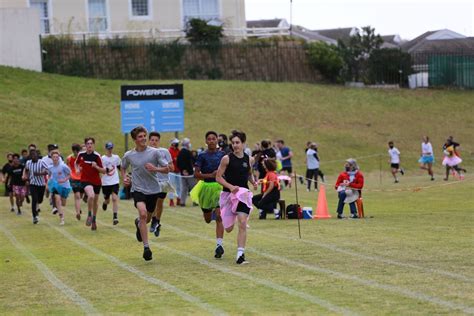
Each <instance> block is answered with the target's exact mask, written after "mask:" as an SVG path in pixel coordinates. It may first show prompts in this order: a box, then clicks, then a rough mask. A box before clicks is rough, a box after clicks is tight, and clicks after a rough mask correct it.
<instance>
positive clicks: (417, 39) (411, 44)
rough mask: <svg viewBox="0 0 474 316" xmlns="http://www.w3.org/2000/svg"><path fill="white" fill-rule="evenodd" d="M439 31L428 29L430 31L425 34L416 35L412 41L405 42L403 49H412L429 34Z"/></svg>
mask: <svg viewBox="0 0 474 316" xmlns="http://www.w3.org/2000/svg"><path fill="white" fill-rule="evenodd" d="M436 32H438V31H428V32H425V33H423V34H421V35H420V36H418V37H415V38H414V39H412V40H411V41H409V42H406V43H405V44H403V45H402V49H403V50H405V51H407V52H409V51H411V49H412V48H413V47H415V46H416V45H417V44H419V43H420V42H422V41H424V40H425V39H426V38H427V37H428V36H430V35H432V34H434V33H436Z"/></svg>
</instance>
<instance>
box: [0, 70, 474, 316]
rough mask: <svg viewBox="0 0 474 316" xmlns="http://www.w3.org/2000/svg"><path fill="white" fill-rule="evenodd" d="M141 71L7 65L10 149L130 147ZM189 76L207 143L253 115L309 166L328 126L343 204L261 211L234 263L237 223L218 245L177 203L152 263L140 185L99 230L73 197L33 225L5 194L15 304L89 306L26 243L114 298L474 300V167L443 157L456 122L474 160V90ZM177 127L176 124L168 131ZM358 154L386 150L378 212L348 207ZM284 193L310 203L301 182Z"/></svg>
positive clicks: (79, 287) (189, 103)
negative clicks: (124, 103) (285, 212)
mask: <svg viewBox="0 0 474 316" xmlns="http://www.w3.org/2000/svg"><path fill="white" fill-rule="evenodd" d="M126 83H127V82H119V81H105V80H92V79H81V78H68V77H64V76H57V75H48V74H39V73H32V72H27V71H22V70H17V69H11V68H6V67H0V113H1V118H2V128H1V129H0V152H1V153H5V152H7V151H19V150H20V149H21V148H23V147H26V145H27V144H29V143H31V142H35V143H37V144H38V145H40V146H41V149H42V150H43V151H44V148H45V146H46V144H48V143H50V142H55V143H58V144H59V145H60V148H62V149H63V150H64V151H63V153H64V154H65V155H66V154H67V153H68V150H67V149H68V148H69V146H70V144H71V143H72V142H80V141H81V139H82V138H83V137H84V136H87V135H93V136H95V137H96V139H97V140H98V144H99V145H98V149H99V150H100V148H101V147H102V144H103V143H104V142H105V141H106V140H112V141H114V142H115V143H116V144H117V151H118V152H119V154H121V153H123V136H122V135H121V134H120V114H119V102H120V100H119V87H120V85H121V84H126ZM134 83H135V82H134ZM155 83H156V82H155ZM184 85H185V102H186V123H185V129H186V130H185V132H184V133H183V134H182V136H187V137H190V138H191V140H192V142H193V147H194V148H197V147H201V146H203V145H204V143H203V134H204V133H205V131H207V130H209V129H215V130H217V131H219V132H229V131H230V130H231V129H233V128H240V129H243V130H244V131H246V132H247V134H248V137H249V144H252V143H254V142H256V141H259V140H260V139H262V138H271V139H275V138H284V139H285V140H286V142H287V143H288V145H289V146H290V147H292V148H293V151H294V152H295V154H296V157H295V161H294V162H295V165H296V170H297V172H298V173H302V172H304V165H303V163H302V162H303V150H302V149H303V146H304V144H305V143H306V141H307V140H314V141H317V142H318V143H319V144H320V155H321V158H322V168H323V170H324V171H325V173H326V174H327V179H328V183H329V184H330V185H328V187H327V199H328V205H329V210H330V212H331V214H332V215H333V218H332V219H329V220H318V221H317V220H302V221H301V234H302V238H301V239H299V237H298V223H297V221H294V220H292V221H290V220H287V221H274V220H271V219H268V220H266V221H259V220H258V219H257V217H256V214H253V215H252V218H251V221H250V226H251V228H250V230H249V238H248V246H247V257H248V259H249V261H250V264H249V265H246V266H243V267H240V266H236V265H235V263H234V256H235V251H236V245H235V239H236V232H233V233H231V234H226V236H225V247H226V254H225V256H224V259H223V260H221V261H217V260H215V259H214V258H213V249H214V233H213V224H211V225H207V224H205V223H204V221H203V220H202V215H201V211H200V210H199V209H198V208H196V207H194V208H191V207H187V208H179V209H176V208H173V209H172V208H168V207H166V208H165V212H164V216H163V232H162V235H161V236H160V237H159V238H158V239H155V238H154V239H153V243H152V249H153V251H154V260H153V261H152V262H148V263H146V262H144V261H143V259H142V258H141V250H142V248H141V245H140V244H139V243H137V242H136V240H135V239H134V225H133V219H134V218H135V216H136V211H135V210H134V208H133V204H132V202H131V201H121V202H120V211H119V212H120V215H119V217H120V224H119V226H118V227H114V226H112V225H111V221H112V218H111V217H112V216H111V212H110V210H109V211H107V212H102V211H99V212H100V214H99V221H100V222H99V230H98V231H97V232H95V233H92V232H91V231H90V230H89V229H88V228H86V227H85V226H84V221H82V222H80V223H78V222H77V221H76V220H75V219H74V215H73V210H72V209H73V206H72V199H69V201H68V203H69V205H68V206H67V214H66V226H65V227H59V226H58V219H57V217H54V216H52V215H50V214H49V213H48V207H47V205H46V204H47V203H43V206H42V209H43V213H42V216H41V221H40V223H39V224H38V225H36V226H33V225H32V224H31V220H30V215H29V209H28V207H29V205H25V206H24V209H23V210H24V213H25V215H24V216H21V217H18V216H15V215H14V214H11V213H10V212H9V206H8V200H7V199H6V198H1V199H0V225H1V226H0V293H1V294H0V313H1V314H9V315H16V314H33V313H35V314H58V315H63V314H83V311H82V310H81V308H80V307H79V306H78V305H77V304H75V303H74V301H73V300H71V299H70V298H68V297H67V296H66V295H65V294H64V293H62V292H61V291H59V290H58V289H57V288H56V287H54V286H53V285H52V284H51V283H50V282H48V280H47V279H46V278H45V276H44V275H43V274H42V273H41V272H40V271H39V270H38V269H37V268H36V266H35V264H34V263H33V261H32V260H31V256H28V255H27V256H25V255H23V254H22V253H21V252H19V251H18V249H17V248H16V247H15V245H17V246H18V245H21V246H22V247H23V248H24V249H26V250H27V251H28V252H29V253H31V254H32V255H34V256H35V257H36V259H37V260H39V261H41V262H42V264H43V265H45V266H46V267H47V268H48V269H49V270H50V271H51V272H52V273H54V275H55V276H56V277H57V278H58V279H59V280H60V281H61V282H63V283H64V284H65V285H67V286H68V287H69V288H71V289H73V290H74V291H75V292H76V293H77V294H78V295H79V296H81V297H82V298H84V299H85V300H87V302H89V304H90V305H92V306H93V307H94V308H95V310H97V311H98V312H100V313H103V314H119V313H120V314H123V313H124V314H150V313H158V314H175V315H182V314H198V315H200V314H208V313H212V312H217V313H218V312H224V313H228V314H285V315H299V314H308V315H310V314H311V315H314V314H339V313H344V312H352V313H356V314H369V315H380V314H402V315H406V314H410V315H411V314H424V315H432V314H466V313H471V314H472V313H474V310H473V309H474V295H473V294H472V293H473V283H474V269H473V268H472V262H473V261H474V256H473V253H474V242H473V240H474V239H473V236H474V234H473V233H474V232H473V229H472V223H473V220H474V215H473V214H474V198H473V196H472V191H473V189H474V178H473V177H471V176H470V174H469V173H468V175H467V177H466V180H464V181H455V180H451V181H450V182H443V181H441V177H442V171H443V170H442V169H441V167H440V160H441V152H440V147H441V144H442V141H443V140H444V139H445V137H446V136H447V135H450V134H453V135H454V136H455V138H456V139H458V140H459V141H460V142H461V143H462V150H463V152H462V153H463V159H464V162H463V164H464V165H465V166H466V167H467V168H468V169H472V167H473V166H474V160H473V158H474V156H473V153H474V146H473V145H472V142H471V138H472V126H473V123H474V116H473V102H472V100H473V99H474V98H473V97H474V93H473V92H468V91H436V90H435V91H433V90H420V91H407V90H400V91H379V90H354V89H345V88H342V87H335V86H321V85H309V84H293V83H287V84H282V83H261V82H258V83H256V82H224V81H215V82H209V81H186V82H184ZM448 109H449V110H448ZM423 134H428V135H430V136H431V138H432V143H433V146H434V148H435V150H436V153H435V155H436V158H437V163H436V167H435V171H436V177H437V180H436V181H434V182H431V181H429V179H428V176H427V175H426V174H425V173H423V172H422V171H421V170H418V169H417V164H416V160H417V156H418V153H419V146H420V137H421V135H423ZM171 137H173V135H171V134H166V135H164V137H163V141H164V144H166V143H167V141H168V140H169V139H170V138H171ZM390 139H392V140H394V141H395V142H396V145H397V147H399V149H400V150H401V151H402V157H403V159H404V161H403V162H404V165H405V166H406V167H407V168H406V169H407V171H408V172H407V175H406V176H404V177H402V178H401V183H400V184H398V185H395V184H393V183H392V179H391V176H390V174H389V172H388V168H387V157H386V142H387V141H388V140H390ZM379 153H380V154H382V156H378V155H377V154H379ZM374 154H375V156H373V155H374ZM349 156H356V157H359V156H371V157H367V158H360V159H359V162H360V164H361V167H362V170H363V171H364V173H365V176H366V188H365V190H364V204H365V208H366V214H367V215H368V216H370V217H369V218H367V219H364V220H357V221H351V220H342V221H338V220H336V219H334V213H335V207H336V195H335V192H334V190H333V188H332V185H331V184H332V183H334V181H335V176H336V175H337V172H339V171H340V168H341V164H342V162H341V160H343V159H345V158H347V157H349ZM2 161H3V160H2ZM380 166H382V168H381V170H380ZM298 188H299V190H298V193H299V194H298V196H299V202H300V204H301V205H302V206H311V207H313V209H315V207H316V200H317V193H315V192H311V193H308V192H306V191H305V190H304V188H303V187H302V186H298ZM283 196H284V198H285V200H286V202H287V204H289V203H294V202H295V199H296V197H295V191H294V188H293V189H286V190H284V191H283ZM83 208H85V206H83ZM347 212H348V210H347V209H346V213H347ZM4 229H6V230H8V232H4V231H2V230H4ZM10 234H13V236H14V238H16V243H12V242H11V240H10V238H8V236H11V235H10ZM137 274H139V275H141V276H142V277H144V278H140V277H139V276H138V275H137ZM186 295H189V296H188V297H187V299H185V298H183V297H186ZM206 304H207V305H206Z"/></svg>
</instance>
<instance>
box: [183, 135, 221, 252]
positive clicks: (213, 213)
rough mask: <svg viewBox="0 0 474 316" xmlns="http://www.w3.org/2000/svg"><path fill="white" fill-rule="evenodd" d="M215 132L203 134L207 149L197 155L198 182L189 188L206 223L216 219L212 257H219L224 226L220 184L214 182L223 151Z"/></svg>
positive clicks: (195, 173)
mask: <svg viewBox="0 0 474 316" xmlns="http://www.w3.org/2000/svg"><path fill="white" fill-rule="evenodd" d="M217 137H218V136H217V133H216V132H214V131H208V132H207V133H206V135H205V138H206V145H207V150H205V151H203V152H201V153H200V154H199V156H198V157H197V160H196V164H195V169H194V177H195V178H196V179H198V180H199V182H198V183H197V184H196V185H195V186H194V188H193V189H192V190H191V193H190V195H191V199H192V200H193V202H195V203H198V204H199V206H200V207H201V210H202V215H203V217H204V221H205V222H206V223H208V224H209V223H210V222H211V221H212V219H213V217H214V218H215V220H216V249H215V251H214V258H216V259H220V258H222V255H223V254H224V245H223V242H224V239H223V238H224V226H223V225H222V218H221V214H220V207H219V196H220V193H221V191H222V186H221V185H220V184H219V183H217V182H216V174H217V169H218V168H219V164H220V162H221V159H222V157H224V155H225V153H224V151H221V150H218V148H217V140H218V138H217Z"/></svg>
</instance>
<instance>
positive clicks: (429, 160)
mask: <svg viewBox="0 0 474 316" xmlns="http://www.w3.org/2000/svg"><path fill="white" fill-rule="evenodd" d="M418 162H419V163H422V164H425V163H433V162H434V157H433V156H421V158H420V160H418Z"/></svg>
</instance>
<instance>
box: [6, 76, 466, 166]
mask: <svg viewBox="0 0 474 316" xmlns="http://www.w3.org/2000/svg"><path fill="white" fill-rule="evenodd" d="M127 83H131V82H126V81H112V80H94V79H83V78H72V77H65V76H58V75H50V74H42V73H34V72H28V71H23V70H18V69H12V68H7V67H0V111H1V113H2V128H1V129H0V153H4V152H7V151H19V150H20V149H22V148H25V147H26V146H27V145H28V144H29V143H31V142H34V143H37V144H38V145H39V146H40V148H41V149H42V151H43V152H44V151H45V147H46V144H48V143H51V142H55V143H58V144H59V145H60V148H62V149H63V152H64V153H65V154H67V153H68V152H69V148H70V145H71V143H73V142H81V141H82V140H83V138H84V137H85V136H88V135H92V136H95V137H96V139H97V142H98V146H97V148H98V149H99V150H101V149H102V146H103V144H104V142H105V141H107V140H112V141H114V142H115V143H116V144H117V148H116V149H117V151H118V153H123V149H124V138H123V135H122V134H121V131H120V93H119V91H120V85H122V84H127ZM133 83H136V82H133ZM143 83H160V82H156V81H154V82H151V81H148V82H143ZM183 83H184V95H185V131H184V133H182V134H181V136H182V137H184V136H186V137H190V138H191V141H192V143H193V147H194V148H198V147H203V146H204V145H205V144H204V136H203V135H204V134H205V132H206V131H207V130H209V129H214V130H216V131H218V132H223V133H229V132H230V130H232V129H235V128H238V129H242V130H244V131H245V132H246V133H247V135H248V139H249V141H248V144H249V146H250V147H252V146H253V144H254V143H255V142H257V141H260V140H261V139H264V138H270V139H272V140H275V139H277V138H283V139H285V141H286V143H287V144H288V146H290V147H291V148H292V149H293V151H294V154H295V155H296V157H295V159H294V160H295V161H294V163H295V165H296V166H297V170H298V171H299V172H303V171H304V169H305V166H304V163H303V161H304V160H303V159H304V157H303V153H304V151H303V148H304V146H305V144H306V142H307V141H308V140H311V141H316V142H317V143H319V150H320V156H321V159H322V168H323V169H324V170H325V171H326V172H327V173H336V172H337V171H338V170H339V169H340V165H341V164H340V163H332V164H324V163H325V161H332V160H339V159H346V158H348V157H358V156H365V155H372V154H374V153H376V154H377V153H382V154H383V155H384V156H383V163H384V167H386V150H387V142H388V141H389V140H394V141H395V143H396V146H397V147H398V148H399V149H400V151H401V152H402V157H405V165H406V166H407V167H413V168H414V167H416V161H417V157H418V155H419V152H420V143H421V136H422V135H425V134H426V135H429V136H430V137H431V140H432V144H433V148H434V149H435V156H436V157H437V158H438V162H440V160H441V155H442V152H441V146H442V143H443V141H444V140H445V139H446V137H447V136H448V135H454V136H455V138H456V139H457V140H458V141H459V142H460V143H461V144H462V150H463V157H465V158H468V159H467V160H471V161H472V159H473V158H474V145H473V144H472V142H471V137H472V131H473V130H472V126H474V106H473V102H472V100H473V99H474V92H473V91H449V90H447V91H436V90H417V91H408V90H391V91H381V90H372V89H365V90H358V89H346V88H344V87H339V86H325V85H313V84H297V83H265V82H228V81H184V82H183ZM172 137H174V135H173V134H171V133H168V134H165V135H163V144H164V145H167V144H168V141H169V140H170V139H171V138H172ZM467 160H466V163H467V162H468V161H467ZM361 163H362V166H363V167H364V170H366V171H370V170H378V168H379V160H378V158H377V157H376V158H371V159H367V160H361ZM471 165H472V164H470V165H469V166H471Z"/></svg>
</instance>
